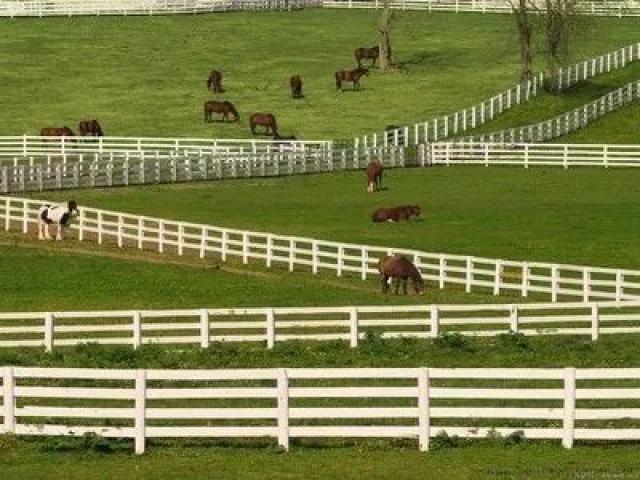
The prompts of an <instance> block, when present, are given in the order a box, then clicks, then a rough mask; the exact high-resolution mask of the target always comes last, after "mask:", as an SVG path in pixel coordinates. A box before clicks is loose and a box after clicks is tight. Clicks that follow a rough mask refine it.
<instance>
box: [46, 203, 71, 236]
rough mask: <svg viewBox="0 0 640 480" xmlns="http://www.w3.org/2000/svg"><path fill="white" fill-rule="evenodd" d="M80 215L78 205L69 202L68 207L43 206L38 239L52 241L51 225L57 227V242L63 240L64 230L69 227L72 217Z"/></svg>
mask: <svg viewBox="0 0 640 480" xmlns="http://www.w3.org/2000/svg"><path fill="white" fill-rule="evenodd" d="M76 215H78V204H77V203H76V202H75V200H69V202H67V204H66V205H43V206H42V207H40V210H38V220H39V223H38V239H40V240H45V239H46V240H51V234H50V233H49V226H50V225H53V224H55V225H57V230H58V231H57V234H56V240H62V237H63V235H64V229H65V228H67V227H69V224H70V223H71V219H72V217H74V216H76Z"/></svg>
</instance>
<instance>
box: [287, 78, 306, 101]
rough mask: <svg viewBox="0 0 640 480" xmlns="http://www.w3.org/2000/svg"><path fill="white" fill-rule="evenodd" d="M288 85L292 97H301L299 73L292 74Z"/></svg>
mask: <svg viewBox="0 0 640 480" xmlns="http://www.w3.org/2000/svg"><path fill="white" fill-rule="evenodd" d="M289 86H290V87H291V97H292V98H302V97H303V95H302V77H301V76H300V75H294V76H293V77H291V78H290V79H289Z"/></svg>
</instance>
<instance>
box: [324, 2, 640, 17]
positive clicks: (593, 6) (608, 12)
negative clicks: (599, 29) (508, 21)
mask: <svg viewBox="0 0 640 480" xmlns="http://www.w3.org/2000/svg"><path fill="white" fill-rule="evenodd" d="M532 3H535V4H537V5H538V6H540V7H542V6H543V5H544V2H543V1H541V0H536V1H535V2H532ZM322 5H323V7H324V8H382V6H383V0H323V2H322ZM391 8H393V9H394V10H426V11H429V12H438V11H440V12H456V13H458V12H476V13H511V12H512V10H511V6H510V5H509V3H508V2H507V1H506V0H392V1H391ZM577 11H578V12H579V13H580V14H582V15H597V16H608V17H636V16H640V1H637V0H622V1H619V0H592V1H589V0H584V1H580V2H578V4H577Z"/></svg>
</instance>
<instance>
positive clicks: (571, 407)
mask: <svg viewBox="0 0 640 480" xmlns="http://www.w3.org/2000/svg"><path fill="white" fill-rule="evenodd" d="M575 413H576V369H575V368H573V367H567V368H565V369H564V415H563V420H562V429H563V432H562V446H563V447H564V448H571V447H573V437H574V427H575V422H576V416H575Z"/></svg>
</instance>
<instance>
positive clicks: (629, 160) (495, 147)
mask: <svg viewBox="0 0 640 480" xmlns="http://www.w3.org/2000/svg"><path fill="white" fill-rule="evenodd" d="M422 155H423V156H425V157H426V158H427V159H428V160H427V162H428V163H429V164H430V165H447V166H450V165H485V166H489V165H518V166H523V167H525V168H528V167H530V166H536V165H545V166H550V165H555V166H559V167H564V168H569V167H573V166H602V167H604V168H609V167H640V145H587V144H584V145H582V144H571V145H570V144H554V143H482V142H440V143H433V144H431V145H429V151H428V153H423V154H422Z"/></svg>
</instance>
